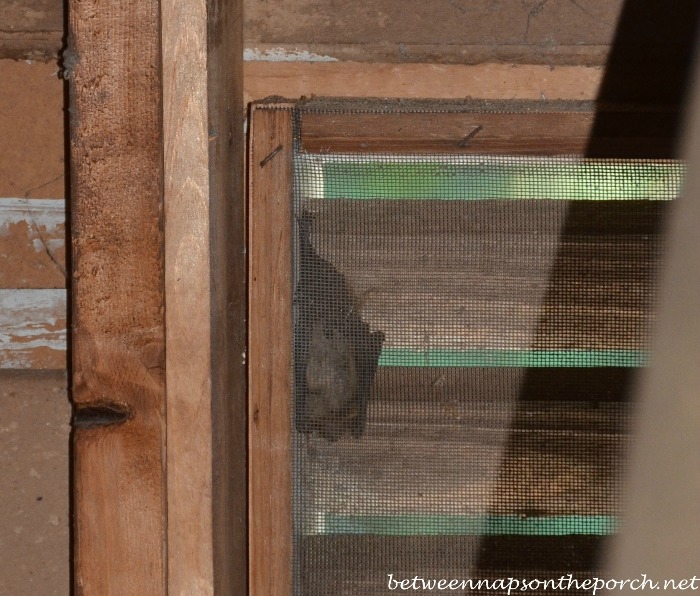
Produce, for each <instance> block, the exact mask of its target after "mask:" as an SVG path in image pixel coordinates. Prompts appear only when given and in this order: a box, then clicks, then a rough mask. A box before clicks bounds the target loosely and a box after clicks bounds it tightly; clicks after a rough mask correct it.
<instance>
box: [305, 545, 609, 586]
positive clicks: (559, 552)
mask: <svg viewBox="0 0 700 596" xmlns="http://www.w3.org/2000/svg"><path fill="white" fill-rule="evenodd" d="M605 543H606V539H605V538H601V537H598V536H556V537H545V536H513V537H511V536H490V537H481V538H480V537H475V536H352V535H350V536H309V537H305V538H303V539H302V540H301V541H300V547H301V550H302V552H303V555H302V557H301V561H302V564H303V569H302V575H303V576H304V577H306V583H305V585H304V587H305V593H307V594H309V595H313V596H317V595H318V596H322V595H325V594H328V593H337V594H346V593H351V594H352V593H353V592H356V591H358V586H359V587H361V588H360V589H361V593H362V594H368V595H374V594H377V595H379V594H386V593H387V580H388V576H387V574H388V573H392V572H393V573H394V574H395V575H394V577H395V578H396V577H398V576H402V577H407V578H410V579H413V577H414V576H416V575H419V576H423V577H426V578H429V577H434V578H442V577H446V578H452V577H456V578H469V577H474V578H498V577H508V575H517V577H538V578H543V577H548V578H549V577H552V578H556V579H559V577H560V575H562V574H568V573H571V574H572V577H573V578H574V579H576V578H578V579H579V580H580V579H583V578H584V577H587V574H586V572H590V571H591V570H594V569H596V568H598V566H599V565H600V562H599V558H600V555H601V553H602V550H603V547H604V546H606V544H605ZM509 570H512V571H509ZM504 572H505V573H504ZM513 572H515V573H513ZM557 572H558V573H557ZM471 591H472V590H469V592H471ZM475 593H483V594H487V593H489V592H488V591H486V590H484V591H483V592H476V591H475ZM491 593H493V592H491ZM549 593H556V592H555V591H550V592H549Z"/></svg>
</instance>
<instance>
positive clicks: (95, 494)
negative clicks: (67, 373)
mask: <svg viewBox="0 0 700 596" xmlns="http://www.w3.org/2000/svg"><path fill="white" fill-rule="evenodd" d="M159 9H160V7H159V3H158V2H157V1H156V0H153V1H146V2H142V1H135V0H128V1H126V2H107V3H105V2H96V1H88V2H84V1H72V2H70V6H69V15H70V18H69V49H68V51H67V55H66V61H67V63H68V64H69V65H70V66H71V68H70V69H69V76H70V108H71V122H70V126H71V163H72V170H71V189H72V197H71V216H72V241H73V262H72V268H73V284H72V306H73V334H72V348H73V350H72V372H73V379H72V384H73V400H74V405H75V408H76V416H77V417H78V419H79V418H80V411H81V409H82V408H99V407H107V408H110V409H111V410H118V411H122V412H124V413H126V420H124V421H123V422H121V423H119V424H108V425H104V426H94V427H90V428H87V427H81V426H80V425H78V427H77V428H76V429H75V431H74V434H73V499H74V500H73V503H74V512H73V513H74V534H73V539H74V565H75V568H74V584H75V585H74V589H75V592H76V594H80V595H82V594H85V595H88V594H90V595H92V594H137V593H141V594H152V595H154V596H156V595H158V594H165V593H166V570H165V566H164V563H165V560H166V558H165V537H166V503H165V460H164V454H165V378H164V377H165V374H164V373H165V371H164V366H165V362H164V357H165V353H164V352H165V337H164V333H165V330H164V292H163V284H164V275H163V230H162V196H163V188H162V180H163V176H162V136H161V120H162V102H161V94H162V78H161V74H160V27H159V11H160V10H159Z"/></svg>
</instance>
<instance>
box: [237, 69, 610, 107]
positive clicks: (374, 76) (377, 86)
mask: <svg viewBox="0 0 700 596" xmlns="http://www.w3.org/2000/svg"><path fill="white" fill-rule="evenodd" d="M438 62H439V61H438ZM243 72H244V77H245V89H244V93H245V101H246V102H249V101H254V100H257V99H262V98H264V97H269V96H273V95H277V96H282V97H291V98H297V97H302V96H306V97H314V96H318V97H343V96H344V97H396V98H399V97H413V98H425V97H432V98H440V99H465V98H483V99H505V98H512V99H536V100H542V99H543V98H545V99H549V100H551V99H572V100H573V99H578V100H593V99H595V98H596V96H597V93H598V88H599V86H600V82H601V79H602V77H603V69H602V68H601V67H586V66H554V67H550V66H545V65H537V64H517V65H514V64H474V65H466V64H439V63H429V64H415V63H409V64H387V63H381V62H380V63H364V62H304V61H294V62H287V61H285V62H269V61H261V60H249V61H246V62H245V64H244V68H243Z"/></svg>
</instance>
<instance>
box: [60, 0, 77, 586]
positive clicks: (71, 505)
mask: <svg viewBox="0 0 700 596" xmlns="http://www.w3.org/2000/svg"><path fill="white" fill-rule="evenodd" d="M62 5H63V37H62V39H61V51H60V53H59V56H58V66H59V74H58V76H59V77H62V78H63V130H64V141H63V155H64V180H65V199H66V219H65V238H66V244H65V246H66V251H65V254H66V260H65V263H66V292H67V296H66V368H67V369H68V399H69V401H70V403H71V407H72V406H73V374H72V371H73V349H72V348H73V334H72V330H73V306H72V302H73V300H72V296H73V292H72V280H73V276H72V271H73V251H72V241H71V229H72V226H71V167H70V165H71V161H70V155H71V146H70V106H71V101H70V88H69V87H70V86H69V83H68V80H67V78H66V64H65V63H64V56H65V52H66V49H67V48H68V32H69V26H68V8H69V7H68V0H63V2H62ZM72 418H73V417H72V416H71V427H72V428H71V433H70V437H69V442H68V462H69V467H68V490H69V494H68V517H69V524H70V527H69V534H68V535H69V547H68V548H69V553H68V560H69V582H70V588H69V593H70V594H74V593H75V558H74V555H75V501H74V498H73V495H74V490H73V487H74V484H75V474H74V466H73V462H74V461H75V449H74V441H73V435H74V433H75V427H74V426H73V423H72Z"/></svg>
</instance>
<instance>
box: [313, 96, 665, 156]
mask: <svg viewBox="0 0 700 596" xmlns="http://www.w3.org/2000/svg"><path fill="white" fill-rule="evenodd" d="M363 101H364V104H363ZM307 105H308V107H307V106H305V108H304V110H303V111H302V116H301V146H302V148H303V149H304V150H306V151H309V152H318V153H334V152H360V153H367V152H401V153H414V152H415V153H421V152H443V153H481V154H484V153H485V154H490V153H492V154H501V155H503V154H511V155H585V156H589V157H601V158H603V157H605V158H610V157H621V158H670V157H672V156H673V154H674V151H675V141H676V139H675V136H674V134H673V127H674V126H675V123H676V121H677V117H678V114H677V112H676V111H674V110H666V109H658V110H642V109H637V108H635V107H634V106H619V107H615V106H611V107H606V106H596V105H595V104H593V103H590V102H564V101H558V102H530V101H514V102H510V101H499V102H489V101H473V102H451V103H447V104H441V103H440V102H415V104H408V105H407V104H406V103H405V102H404V103H402V102H400V101H394V102H392V101H391V100H389V101H387V100H382V101H379V100H356V101H354V102H351V103H348V104H347V105H345V106H344V105H343V100H337V101H330V102H327V104H324V102H323V101H321V100H318V101H316V100H311V101H310V102H308V104H307Z"/></svg>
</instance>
